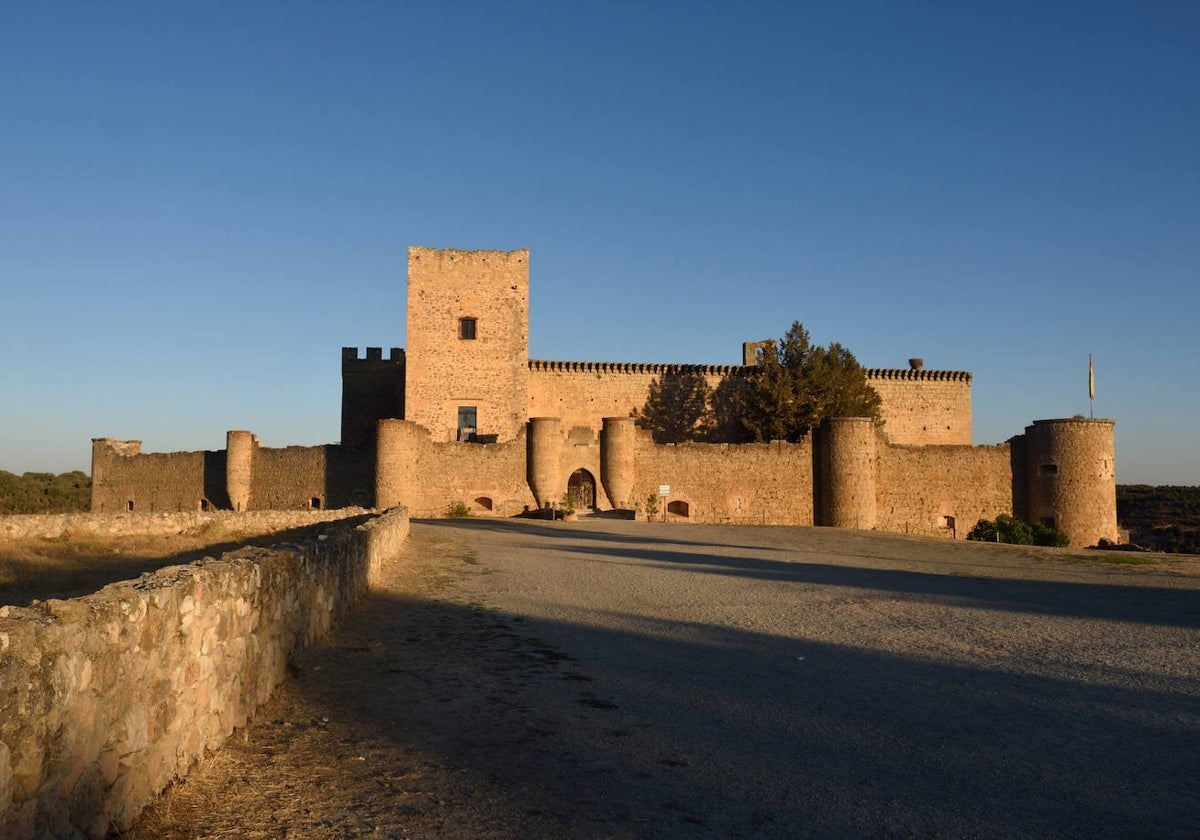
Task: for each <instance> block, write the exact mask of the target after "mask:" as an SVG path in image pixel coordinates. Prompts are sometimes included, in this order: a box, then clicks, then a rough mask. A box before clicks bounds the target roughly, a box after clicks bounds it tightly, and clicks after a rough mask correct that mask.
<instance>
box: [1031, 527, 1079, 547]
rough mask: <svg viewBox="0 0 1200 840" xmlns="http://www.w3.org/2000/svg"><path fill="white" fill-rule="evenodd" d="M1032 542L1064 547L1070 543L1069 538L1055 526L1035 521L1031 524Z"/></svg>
mask: <svg viewBox="0 0 1200 840" xmlns="http://www.w3.org/2000/svg"><path fill="white" fill-rule="evenodd" d="M1033 544H1034V545H1050V546H1054V547H1056V548H1066V547H1067V546H1068V545H1070V544H1071V538H1070V537H1068V536H1067V535H1066V534H1065V533H1063V532H1062V531H1060V530H1058V529H1057V528H1051V527H1050V526H1048V525H1043V524H1042V523H1040V522H1036V523H1034V525H1033Z"/></svg>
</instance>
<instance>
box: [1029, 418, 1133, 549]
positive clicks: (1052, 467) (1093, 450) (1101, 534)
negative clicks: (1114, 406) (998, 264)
mask: <svg viewBox="0 0 1200 840" xmlns="http://www.w3.org/2000/svg"><path fill="white" fill-rule="evenodd" d="M1114 425H1116V424H1115V423H1114V421H1112V420H1092V419H1087V418H1084V417H1076V418H1073V419H1070V420H1035V421H1033V425H1032V426H1026V427H1025V439H1026V458H1027V461H1026V464H1025V467H1026V473H1027V475H1028V476H1029V511H1028V515H1027V518H1028V519H1029V521H1031V522H1040V523H1042V524H1043V525H1049V526H1051V527H1053V528H1057V529H1058V530H1060V531H1063V532H1064V533H1066V535H1067V536H1068V537H1069V538H1070V540H1071V545H1073V546H1086V545H1095V544H1096V543H1097V542H1098V541H1099V540H1100V539H1101V538H1104V539H1108V540H1112V541H1114V542H1115V541H1116V540H1117V536H1118V535H1117V469H1116V462H1115V458H1114V448H1113V426H1114Z"/></svg>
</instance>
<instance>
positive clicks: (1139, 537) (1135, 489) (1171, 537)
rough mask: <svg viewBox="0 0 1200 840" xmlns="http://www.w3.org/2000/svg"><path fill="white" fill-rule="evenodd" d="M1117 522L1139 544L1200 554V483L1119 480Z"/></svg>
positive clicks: (1132, 540)
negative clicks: (1179, 484) (1177, 484)
mask: <svg viewBox="0 0 1200 840" xmlns="http://www.w3.org/2000/svg"><path fill="white" fill-rule="evenodd" d="M1117 522H1119V523H1120V524H1121V526H1122V527H1124V528H1128V529H1129V539H1130V541H1131V542H1135V543H1137V544H1138V545H1141V546H1145V547H1146V548H1152V549H1155V550H1156V551H1172V552H1183V553H1186V554H1200V487H1173V486H1162V487H1151V486H1150V485H1149V484H1118V485H1117Z"/></svg>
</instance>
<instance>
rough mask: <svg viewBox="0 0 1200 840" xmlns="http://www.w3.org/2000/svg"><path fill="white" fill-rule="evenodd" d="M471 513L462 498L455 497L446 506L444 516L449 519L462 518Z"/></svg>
mask: <svg viewBox="0 0 1200 840" xmlns="http://www.w3.org/2000/svg"><path fill="white" fill-rule="evenodd" d="M470 515H471V509H470V508H469V507H467V503H466V502H464V501H463V500H462V499H456V500H455V501H453V502H451V503H450V506H449V507H447V508H446V516H448V517H449V518H450V519H464V518H466V517H468V516H470Z"/></svg>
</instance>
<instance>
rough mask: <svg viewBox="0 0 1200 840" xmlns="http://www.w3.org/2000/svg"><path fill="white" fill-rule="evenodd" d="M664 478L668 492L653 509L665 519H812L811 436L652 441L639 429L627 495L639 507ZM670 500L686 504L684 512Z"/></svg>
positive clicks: (782, 521)
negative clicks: (789, 440) (772, 439)
mask: <svg viewBox="0 0 1200 840" xmlns="http://www.w3.org/2000/svg"><path fill="white" fill-rule="evenodd" d="M664 484H665V485H669V486H670V495H669V496H667V497H666V498H665V499H660V500H659V514H660V516H661V515H663V513H665V514H666V518H667V519H668V520H669V521H670V520H675V521H680V520H686V521H689V522H706V523H735V524H736V523H740V524H748V525H762V524H770V525H812V524H813V445H812V439H811V437H808V438H805V439H804V440H802V441H801V442H800V443H784V442H782V441H775V442H772V443H743V444H723V443H722V444H711V443H710V444H704V443H680V444H656V443H654V442H653V441H652V440H651V439H650V436H649V434H647V433H646V432H640V431H639V433H638V443H637V453H636V467H635V475H634V479H633V492H632V497H633V499H634V500H635V501H636V502H637V503H638V505H639V506H641V508H642V509H643V510H644V508H645V505H646V498H647V496H649V495H651V494H655V495H657V493H658V490H659V487H660V485H664ZM673 504H674V505H676V506H678V505H686V514H685V513H684V511H683V510H682V509H680V508H678V507H677V508H676V511H672V510H671V506H672V505H673Z"/></svg>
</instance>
